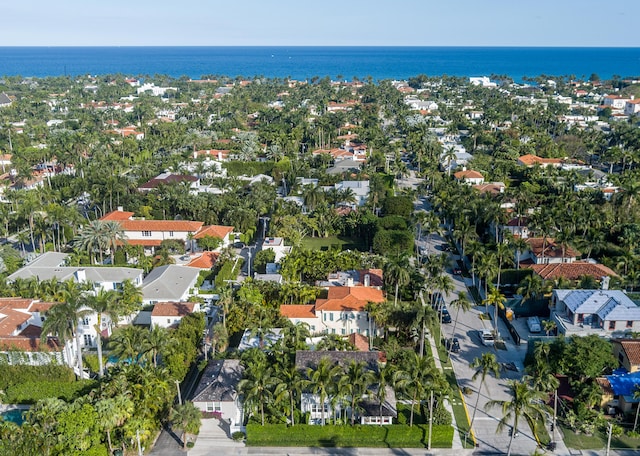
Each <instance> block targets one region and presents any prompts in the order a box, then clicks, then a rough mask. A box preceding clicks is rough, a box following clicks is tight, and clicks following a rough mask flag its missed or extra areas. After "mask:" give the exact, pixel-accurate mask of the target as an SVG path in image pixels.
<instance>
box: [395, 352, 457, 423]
mask: <svg viewBox="0 0 640 456" xmlns="http://www.w3.org/2000/svg"><path fill="white" fill-rule="evenodd" d="M413 355H414V356H412V357H410V358H409V360H408V362H407V363H406V366H405V367H404V368H403V369H399V370H397V371H396V372H395V374H394V376H393V382H394V385H395V387H396V388H398V389H399V390H401V391H404V392H405V394H407V395H408V396H409V399H410V400H411V414H410V418H409V426H410V427H411V426H413V410H414V408H415V405H416V403H420V401H422V399H423V398H424V397H425V393H426V391H431V390H434V389H443V388H444V384H445V381H444V379H443V378H442V374H441V372H440V371H438V370H437V369H436V367H435V364H434V363H433V360H432V359H431V357H430V356H425V357H420V356H419V355H418V354H417V353H414V354H413Z"/></svg>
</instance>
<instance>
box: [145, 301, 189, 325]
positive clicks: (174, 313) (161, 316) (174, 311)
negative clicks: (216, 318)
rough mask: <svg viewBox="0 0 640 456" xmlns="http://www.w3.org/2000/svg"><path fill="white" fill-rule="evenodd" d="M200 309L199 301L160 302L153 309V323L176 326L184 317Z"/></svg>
mask: <svg viewBox="0 0 640 456" xmlns="http://www.w3.org/2000/svg"><path fill="white" fill-rule="evenodd" d="M199 311H200V304H199V303H197V302H158V303H156V304H155V305H154V306H153V310H152V311H151V325H152V326H162V327H163V328H169V327H175V326H178V324H179V323H180V321H181V320H182V317H184V316H186V315H189V314H191V313H194V312H199Z"/></svg>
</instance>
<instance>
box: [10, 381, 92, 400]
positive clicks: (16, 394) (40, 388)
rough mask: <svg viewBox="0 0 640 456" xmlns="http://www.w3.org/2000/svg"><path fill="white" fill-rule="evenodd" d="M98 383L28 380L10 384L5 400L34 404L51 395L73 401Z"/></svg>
mask: <svg viewBox="0 0 640 456" xmlns="http://www.w3.org/2000/svg"><path fill="white" fill-rule="evenodd" d="M96 385H97V382H96V381H94V380H79V381H76V382H73V383H68V382H65V381H54V380H49V381H46V382H41V381H28V382H25V383H19V384H16V385H13V386H10V387H9V388H8V389H7V390H6V391H5V393H6V396H5V397H4V398H3V401H4V402H6V403H8V404H34V403H36V402H38V401H39V400H42V399H47V398H50V397H55V398H58V399H63V400H65V401H73V400H74V399H76V398H78V397H80V396H82V395H84V394H87V392H88V391H90V390H91V389H92V388H94V387H95V386H96Z"/></svg>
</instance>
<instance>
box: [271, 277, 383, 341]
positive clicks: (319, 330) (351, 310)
mask: <svg viewBox="0 0 640 456" xmlns="http://www.w3.org/2000/svg"><path fill="white" fill-rule="evenodd" d="M384 301H385V297H384V294H383V293H382V291H381V290H379V289H376V288H371V287H343V286H341V287H329V288H328V291H327V297H326V298H324V299H316V303H315V304H314V305H286V304H285V305H281V306H280V314H281V315H282V316H284V317H287V318H289V320H291V322H292V323H293V324H297V323H305V324H307V325H309V330H310V331H311V333H312V334H340V335H343V336H345V335H348V334H353V333H357V334H364V335H366V336H369V335H370V334H377V332H378V330H377V328H376V327H375V324H374V322H373V320H372V319H371V318H370V317H369V313H368V312H367V311H366V310H365V307H366V306H367V304H369V303H382V302H384Z"/></svg>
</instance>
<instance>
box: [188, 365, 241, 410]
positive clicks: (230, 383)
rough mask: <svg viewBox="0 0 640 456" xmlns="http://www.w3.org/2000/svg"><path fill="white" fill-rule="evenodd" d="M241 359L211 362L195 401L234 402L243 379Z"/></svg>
mask: <svg viewBox="0 0 640 456" xmlns="http://www.w3.org/2000/svg"><path fill="white" fill-rule="evenodd" d="M242 372H243V367H242V366H241V365H240V360H237V359H224V360H217V361H213V362H211V363H210V364H209V365H208V366H207V367H206V369H205V370H204V373H203V374H202V378H201V379H200V383H198V386H197V387H196V391H195V393H194V394H193V399H192V401H193V402H232V401H235V399H236V397H237V396H238V393H237V391H236V387H237V386H238V383H239V382H240V380H241V379H242Z"/></svg>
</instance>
